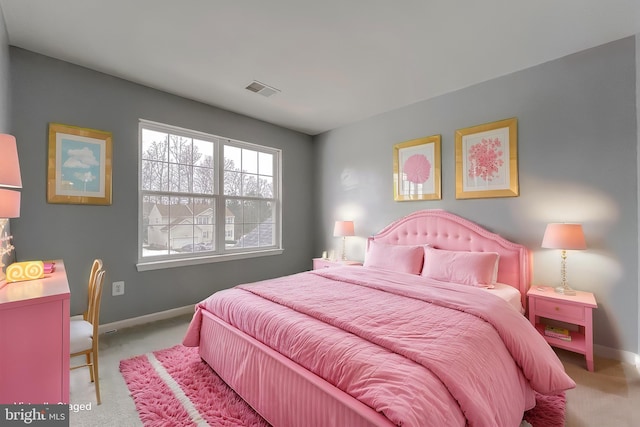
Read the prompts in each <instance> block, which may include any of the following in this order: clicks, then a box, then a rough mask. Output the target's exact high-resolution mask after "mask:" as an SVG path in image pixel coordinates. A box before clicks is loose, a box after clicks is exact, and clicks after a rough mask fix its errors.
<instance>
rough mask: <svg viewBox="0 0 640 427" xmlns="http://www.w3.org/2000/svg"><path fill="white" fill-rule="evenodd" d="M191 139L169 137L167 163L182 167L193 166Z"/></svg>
mask: <svg viewBox="0 0 640 427" xmlns="http://www.w3.org/2000/svg"><path fill="white" fill-rule="evenodd" d="M191 153H192V139H191V138H186V137H184V136H179V135H169V162H170V163H181V164H183V165H190V164H193V156H192V154H191Z"/></svg>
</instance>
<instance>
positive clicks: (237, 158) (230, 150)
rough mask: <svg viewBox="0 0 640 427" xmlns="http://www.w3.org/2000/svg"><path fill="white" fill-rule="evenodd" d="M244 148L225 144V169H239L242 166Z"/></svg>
mask: <svg viewBox="0 0 640 427" xmlns="http://www.w3.org/2000/svg"><path fill="white" fill-rule="evenodd" d="M241 155H242V150H241V149H240V148H238V147H233V146H230V145H225V146H224V170H227V171H239V170H240V168H241V167H242V157H241Z"/></svg>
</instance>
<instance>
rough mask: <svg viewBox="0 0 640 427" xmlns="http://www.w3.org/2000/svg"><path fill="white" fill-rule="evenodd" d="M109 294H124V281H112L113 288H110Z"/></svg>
mask: <svg viewBox="0 0 640 427" xmlns="http://www.w3.org/2000/svg"><path fill="white" fill-rule="evenodd" d="M111 295H113V296H114V297H115V296H116V295H124V282H113V289H111Z"/></svg>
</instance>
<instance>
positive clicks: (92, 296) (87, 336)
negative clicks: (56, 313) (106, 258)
mask: <svg viewBox="0 0 640 427" xmlns="http://www.w3.org/2000/svg"><path fill="white" fill-rule="evenodd" d="M104 275H105V271H104V270H102V269H99V270H97V271H96V272H95V275H94V280H93V281H90V282H89V307H88V309H87V312H86V315H84V316H83V318H73V319H71V325H70V328H69V341H70V353H71V357H76V356H80V355H83V354H84V355H85V357H86V363H85V364H84V365H79V366H72V367H71V369H77V368H84V367H88V368H89V376H90V378H91V382H95V385H96V400H97V401H98V405H100V403H101V402H100V376H99V373H98V325H99V321H100V302H101V300H102V288H103V285H104Z"/></svg>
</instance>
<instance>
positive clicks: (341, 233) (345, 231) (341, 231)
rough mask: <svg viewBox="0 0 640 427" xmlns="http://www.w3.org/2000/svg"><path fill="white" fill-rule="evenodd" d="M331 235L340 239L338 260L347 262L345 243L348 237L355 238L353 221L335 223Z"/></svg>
mask: <svg viewBox="0 0 640 427" xmlns="http://www.w3.org/2000/svg"><path fill="white" fill-rule="evenodd" d="M333 235H334V236H335V237H342V254H341V256H340V259H341V260H342V261H346V260H347V255H346V252H345V241H346V238H347V237H348V236H355V231H354V226H353V221H336V224H335V225H334V227H333Z"/></svg>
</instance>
